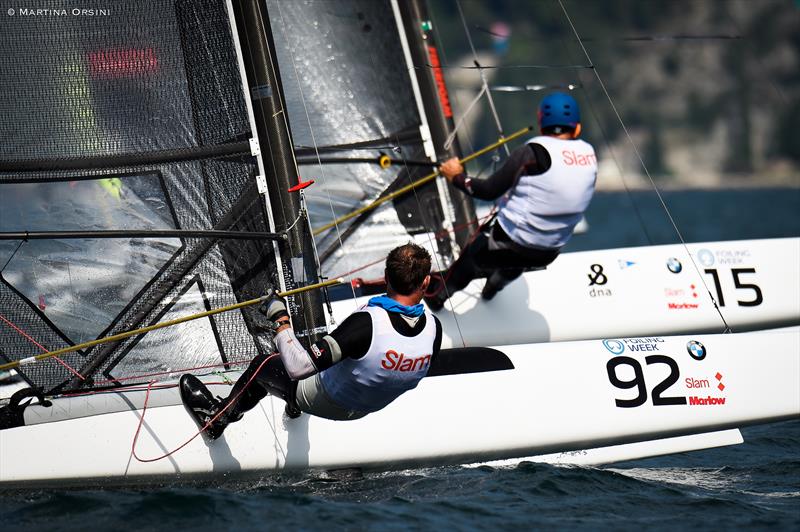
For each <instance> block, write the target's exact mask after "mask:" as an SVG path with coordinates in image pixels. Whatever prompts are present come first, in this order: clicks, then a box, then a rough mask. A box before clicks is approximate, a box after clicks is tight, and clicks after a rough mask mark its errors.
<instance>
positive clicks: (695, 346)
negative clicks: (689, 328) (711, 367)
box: [686, 340, 706, 360]
mask: <svg viewBox="0 0 800 532" xmlns="http://www.w3.org/2000/svg"><path fill="white" fill-rule="evenodd" d="M686 350H687V351H689V354H690V355H691V357H692V358H693V359H695V360H703V359H704V358H706V346H704V345H703V344H701V343H700V342H698V341H697V340H691V341H689V342H687V343H686Z"/></svg>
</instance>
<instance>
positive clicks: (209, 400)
mask: <svg viewBox="0 0 800 532" xmlns="http://www.w3.org/2000/svg"><path fill="white" fill-rule="evenodd" d="M179 388H180V391H181V400H183V404H184V406H186V408H187V410H189V413H190V414H192V417H193V418H194V420H195V422H196V423H197V424H198V425H199V426H200V427H201V428H202V427H205V426H206V425H208V424H209V422H211V424H210V425H208V427H207V428H206V429H205V433H206V436H208V438H209V439H212V440H216V439H217V438H219V437H220V436H222V433H223V431H224V430H225V427H227V426H228V424H229V423H231V422H233V421H238V420H239V419H241V418H242V416H241V414H239V413H234V415H233V416H231V412H230V411H226V412H225V413H223V414H222V415H221V416H219V417H218V418H217V419H215V420H214V421H213V422H212V421H211V420H212V419H214V416H216V415H217V414H218V413H219V411H220V410H221V409H222V406H223V402H222V401H221V400H220V399H219V398H215V397H214V396H213V395H212V394H211V392H210V391H209V390H208V388H206V385H205V384H203V383H202V382H201V381H200V379H198V378H197V377H195V376H194V375H188V374H187V375H183V376H182V377H181V380H180V382H179ZM237 415H238V417H236V416H237Z"/></svg>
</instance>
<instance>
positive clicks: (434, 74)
mask: <svg viewBox="0 0 800 532" xmlns="http://www.w3.org/2000/svg"><path fill="white" fill-rule="evenodd" d="M392 3H393V4H394V5H396V6H397V7H398V8H399V10H400V13H401V15H402V22H403V27H404V28H405V36H406V40H407V41H408V46H409V51H410V53H411V59H412V61H413V72H414V74H415V75H416V78H417V83H418V85H419V91H420V94H421V96H422V103H423V107H424V112H425V115H426V116H427V122H428V123H427V125H428V128H429V129H430V134H431V137H432V139H431V140H432V141H433V145H434V148H435V150H436V155H437V157H438V159H439V160H444V159H447V158H449V157H458V158H462V157H463V155H464V154H463V152H462V151H461V146H460V145H459V143H458V138H456V139H455V140H454V141H453V143H452V145H451V146H450V149H445V147H444V145H445V142H446V141H447V138H448V137H449V136H450V134H451V133H452V132H453V131H454V129H455V121H454V120H453V110H452V108H451V106H450V97H449V96H448V93H447V86H446V85H445V81H444V74H443V73H442V69H441V66H440V64H441V62H440V60H439V52H438V49H437V47H436V41H435V39H434V35H433V31H432V27H431V23H430V18H429V16H428V10H427V6H426V4H425V0H392ZM438 181H439V182H440V183H441V189H440V190H441V192H440V193H441V194H442V196H443V197H447V196H449V199H450V204H451V205H452V210H453V215H454V219H455V225H456V227H457V228H461V229H457V230H456V231H455V238H456V242H457V243H458V245H459V246H461V247H464V245H465V244H466V242H467V239H468V238H469V236H470V233H471V232H472V230H473V229H472V227H471V226H469V225H468V224H469V223H470V222H471V221H473V220H474V219H475V207H474V205H473V203H472V199H471V198H470V197H469V196H468V195H466V194H464V193H463V192H461V191H460V190H458V189H457V188H455V187H454V186H452V185H450V184H449V183H446V182H445V181H444V180H441V179H440V180H438Z"/></svg>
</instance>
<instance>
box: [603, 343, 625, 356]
mask: <svg viewBox="0 0 800 532" xmlns="http://www.w3.org/2000/svg"><path fill="white" fill-rule="evenodd" d="M603 345H604V346H606V349H608V350H609V351H610V352H611V353H612V354H614V355H619V354H620V353H622V352H623V351H625V344H624V343H622V342H620V341H619V340H603Z"/></svg>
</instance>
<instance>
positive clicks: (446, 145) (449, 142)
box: [444, 85, 486, 151]
mask: <svg viewBox="0 0 800 532" xmlns="http://www.w3.org/2000/svg"><path fill="white" fill-rule="evenodd" d="M484 94H486V85H484V86H483V87H482V88H481V90H480V92H478V95H477V96H475V98H473V99H472V101H471V102H470V104H469V105H468V106H467V109H466V110H465V111H464V112H463V113H461V117H459V119H458V121H457V122H456V125H455V127H454V128H453V132H452V133H450V134H449V135H448V136H447V140H445V142H444V149H445V150H447V151H449V150H450V146H452V145H453V142H455V140H456V135H457V134H458V130H459V129H460V128H461V125H462V124H464V121H465V120H466V118H467V116H468V115H469V114H470V113H471V112H472V109H473V107H475V104H477V103H478V101H480V99H481V97H482V96H483V95H484Z"/></svg>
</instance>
